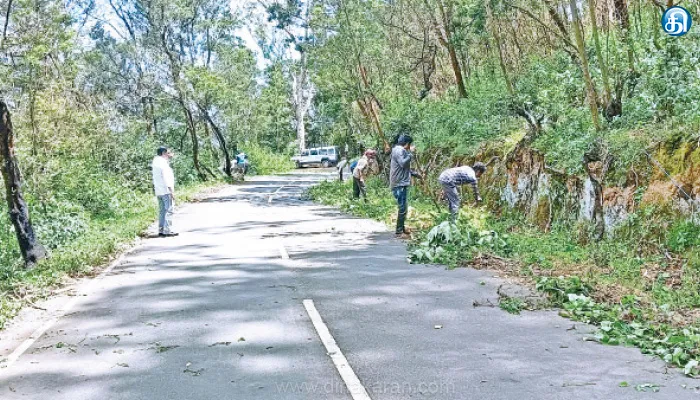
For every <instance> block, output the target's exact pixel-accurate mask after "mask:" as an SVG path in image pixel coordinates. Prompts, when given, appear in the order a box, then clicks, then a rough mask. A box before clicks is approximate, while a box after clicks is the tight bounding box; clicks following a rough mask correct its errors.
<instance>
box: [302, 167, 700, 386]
mask: <svg viewBox="0 0 700 400" xmlns="http://www.w3.org/2000/svg"><path fill="white" fill-rule="evenodd" d="M465 194H466V195H467V196H468V194H467V193H465ZM310 195H311V197H312V198H313V199H314V200H316V201H319V202H321V203H323V204H327V205H332V206H335V207H339V208H340V209H342V210H343V211H346V212H349V213H351V214H353V215H357V216H361V217H365V218H373V219H376V220H379V221H383V222H385V223H387V224H389V225H393V224H394V222H395V221H393V218H395V215H396V205H395V200H394V199H393V197H391V193H390V191H389V190H388V189H387V186H386V183H385V182H383V180H382V179H379V178H375V179H372V180H371V181H370V182H369V185H368V198H369V201H368V202H363V201H357V200H353V199H351V186H350V185H349V183H348V182H345V183H340V182H337V181H335V182H328V183H324V184H322V185H320V186H317V187H315V188H312V189H311V191H310ZM410 204H411V207H410V209H409V225H410V226H411V228H413V230H414V232H413V240H412V241H411V243H410V245H409V248H410V257H411V260H412V261H413V262H417V263H431V264H444V265H447V266H448V267H449V268H456V267H470V268H478V269H493V270H497V271H498V273H499V275H501V276H503V277H507V278H510V279H514V280H516V281H517V282H520V283H523V284H525V285H529V286H530V287H532V288H535V289H536V290H538V291H539V292H541V293H543V294H545V295H547V298H548V299H549V303H548V305H547V306H549V307H557V308H560V309H561V311H560V315H562V316H564V317H567V318H570V319H572V320H575V321H581V322H585V323H590V324H593V325H596V326H598V327H599V331H598V333H597V334H596V335H594V336H593V337H591V338H590V340H593V341H597V342H600V343H603V344H610V345H632V346H637V347H639V348H640V349H641V350H642V351H643V352H644V353H647V354H653V355H656V356H658V357H660V358H662V359H664V360H665V361H666V362H668V363H669V364H670V365H674V366H676V367H681V368H683V369H684V371H685V373H686V374H688V375H692V376H694V375H697V374H699V373H700V368H699V365H698V362H699V361H700V325H699V324H698V322H697V318H698V312H697V310H698V309H699V308H700V295H699V294H698V293H700V258H699V257H698V248H697V244H696V243H695V241H696V240H697V238H698V237H699V236H698V235H699V234H700V226H699V225H696V224H694V223H692V222H688V221H685V220H682V219H678V220H677V222H675V223H673V224H671V228H670V229H669V230H668V231H666V232H661V233H660V232H657V230H656V229H655V228H654V227H653V226H645V224H648V222H644V221H645V220H646V219H647V218H649V216H650V215H653V214H654V213H655V212H657V210H655V209H648V210H640V211H639V218H636V219H635V220H634V222H630V225H629V226H627V227H626V229H625V230H621V231H620V233H619V235H617V236H613V237H609V238H606V239H604V240H603V241H600V242H589V241H585V240H581V239H578V238H579V234H578V232H576V231H575V229H574V228H571V227H567V226H555V227H552V229H551V231H550V232H543V231H542V230H541V229H540V228H539V227H538V226H536V225H533V224H531V223H528V221H527V220H525V219H524V218H522V217H520V216H518V215H517V214H516V213H495V212H493V211H490V210H489V208H487V207H472V206H470V205H469V203H468V202H467V203H466V204H465V205H464V207H463V208H462V210H461V214H460V218H459V220H458V223H457V224H456V225H450V224H449V223H448V222H447V220H448V214H447V211H446V207H445V206H444V205H441V204H439V203H435V202H433V201H432V200H431V199H430V198H429V197H427V196H425V195H423V194H421V193H420V192H416V191H414V192H413V193H412V199H411V201H410ZM632 224H634V225H632ZM649 240H651V241H654V242H655V246H654V247H653V248H640V243H643V242H644V241H649ZM682 263H683V264H684V265H681V264H682ZM685 263H687V264H685ZM682 271H685V273H684V274H681V272H682ZM538 306H540V307H541V305H538ZM501 308H503V309H504V310H506V311H508V312H511V313H519V312H520V311H521V310H524V309H529V308H531V305H529V304H528V303H527V302H526V301H524V300H523V299H518V298H503V299H502V302H501Z"/></svg>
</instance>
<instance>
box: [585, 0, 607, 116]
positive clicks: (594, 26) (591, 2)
mask: <svg viewBox="0 0 700 400" xmlns="http://www.w3.org/2000/svg"><path fill="white" fill-rule="evenodd" d="M595 5H596V4H595V0H588V12H589V15H590V18H591V31H592V32H593V42H594V43H595V52H596V55H597V56H598V60H599V61H598V62H599V63H600V71H601V74H602V75H603V89H604V92H603V93H604V94H603V104H605V106H606V107H607V106H608V105H609V104H610V101H611V99H612V90H611V89H610V73H609V71H608V64H607V63H606V62H605V58H603V50H602V47H601V45H600V36H599V34H598V18H597V17H596V12H595Z"/></svg>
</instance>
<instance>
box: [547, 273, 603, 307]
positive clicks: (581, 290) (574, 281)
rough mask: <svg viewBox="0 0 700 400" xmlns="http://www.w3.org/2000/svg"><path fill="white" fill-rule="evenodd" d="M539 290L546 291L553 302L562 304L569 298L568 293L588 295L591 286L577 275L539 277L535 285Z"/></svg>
mask: <svg viewBox="0 0 700 400" xmlns="http://www.w3.org/2000/svg"><path fill="white" fill-rule="evenodd" d="M535 287H536V288H537V290H539V291H540V292H544V293H546V294H547V295H548V296H549V298H550V300H552V301H553V302H554V303H555V304H563V303H564V302H566V301H567V300H568V299H569V295H570V294H575V295H578V296H588V295H590V293H591V287H590V286H589V285H588V284H587V283H585V282H583V281H582V280H581V278H579V277H578V276H570V277H563V276H560V277H557V278H552V277H541V278H539V279H538V280H537V285H536V286H535Z"/></svg>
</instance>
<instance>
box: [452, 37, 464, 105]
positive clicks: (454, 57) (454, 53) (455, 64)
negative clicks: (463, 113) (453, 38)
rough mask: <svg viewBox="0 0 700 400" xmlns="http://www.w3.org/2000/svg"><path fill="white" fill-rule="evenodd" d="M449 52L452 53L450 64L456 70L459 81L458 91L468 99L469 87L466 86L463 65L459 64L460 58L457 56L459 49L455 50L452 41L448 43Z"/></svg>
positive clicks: (456, 78) (462, 96)
mask: <svg viewBox="0 0 700 400" xmlns="http://www.w3.org/2000/svg"><path fill="white" fill-rule="evenodd" d="M447 52H448V53H449V54H450V64H451V65H452V71H454V74H455V80H456V81H457V91H458V92H459V97H460V98H462V99H466V98H467V89H466V87H465V86H464V77H463V76H462V67H461V66H460V65H459V59H458V58H457V51H456V50H455V46H454V44H452V43H451V42H449V43H448V44H447Z"/></svg>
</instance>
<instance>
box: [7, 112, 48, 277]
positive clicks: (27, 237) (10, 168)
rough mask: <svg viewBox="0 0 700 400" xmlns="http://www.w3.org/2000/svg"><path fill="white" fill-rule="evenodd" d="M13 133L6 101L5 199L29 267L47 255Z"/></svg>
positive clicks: (20, 247) (23, 255)
mask: <svg viewBox="0 0 700 400" xmlns="http://www.w3.org/2000/svg"><path fill="white" fill-rule="evenodd" d="M14 146H15V143H14V132H13V130H12V121H11V119H10V111H9V110H8V109H7V105H6V104H5V102H4V101H0V161H1V162H2V165H0V169H1V170H2V178H3V180H4V181H5V198H6V200H7V207H8V210H9V212H10V220H11V221H12V225H13V226H14V228H15V234H16V235H17V242H18V243H19V249H20V251H21V252H22V258H24V262H25V265H26V266H27V267H28V268H30V267H32V266H33V265H34V264H36V263H37V262H38V261H39V260H41V259H43V258H46V257H47V256H48V254H47V252H46V249H45V248H44V246H42V245H41V243H39V241H38V240H37V238H36V234H35V233H34V228H33V227H32V221H31V219H30V218H29V209H28V207H27V203H26V202H25V201H24V197H23V196H22V175H21V173H20V170H19V165H18V163H17V158H16V156H15V148H14Z"/></svg>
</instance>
